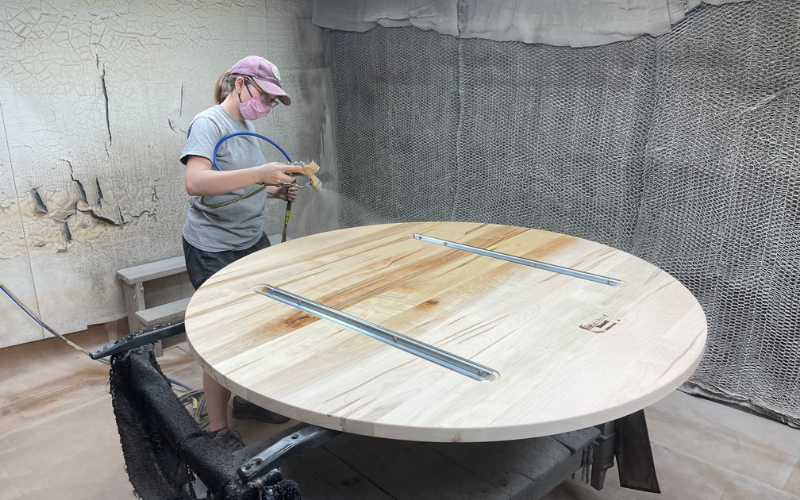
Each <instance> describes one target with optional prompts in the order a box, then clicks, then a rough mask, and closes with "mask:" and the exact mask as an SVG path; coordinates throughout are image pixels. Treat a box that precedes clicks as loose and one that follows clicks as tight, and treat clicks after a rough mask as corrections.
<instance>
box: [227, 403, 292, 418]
mask: <svg viewBox="0 0 800 500" xmlns="http://www.w3.org/2000/svg"><path fill="white" fill-rule="evenodd" d="M242 401H244V400H242ZM231 416H232V417H233V418H235V419H236V420H250V419H253V418H254V419H256V420H260V421H262V422H266V423H268V424H282V423H284V422H288V421H289V418H288V417H284V416H283V415H278V414H277V413H275V412H272V411H269V410H265V409H264V408H261V407H260V406H256V405H254V404H253V403H250V402H249V401H244V402H240V401H239V398H238V397H234V398H233V411H232V412H231Z"/></svg>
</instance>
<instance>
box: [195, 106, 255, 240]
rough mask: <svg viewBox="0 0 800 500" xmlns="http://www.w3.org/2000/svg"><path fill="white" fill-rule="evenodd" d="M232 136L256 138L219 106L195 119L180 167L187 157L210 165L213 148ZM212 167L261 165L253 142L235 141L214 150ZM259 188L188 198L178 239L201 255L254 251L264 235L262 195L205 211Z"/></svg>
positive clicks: (247, 126)
mask: <svg viewBox="0 0 800 500" xmlns="http://www.w3.org/2000/svg"><path fill="white" fill-rule="evenodd" d="M234 132H255V127H253V124H252V123H250V122H249V121H245V123H242V122H240V121H239V120H237V119H235V118H234V117H232V116H231V115H230V113H228V112H227V111H225V108H223V107H222V106H214V107H213V108H209V109H207V110H205V111H203V112H201V113H198V114H197V116H195V117H194V120H192V124H191V125H190V126H189V138H188V139H187V141H186V146H184V148H183V153H181V162H182V163H183V164H184V165H185V164H186V162H187V160H188V156H189V155H196V156H203V157H206V158H208V159H209V160H211V161H213V158H214V147H215V146H216V145H217V142H219V140H220V139H222V138H223V137H225V136H226V135H228V134H232V133H234ZM217 163H218V164H219V166H220V168H221V169H222V170H223V171H227V170H239V169H242V168H250V167H255V166H258V165H263V164H264V163H266V161H265V160H264V155H263V154H262V153H261V148H260V147H259V144H258V139H257V138H255V137H253V136H237V137H232V138H230V139H228V140H226V141H225V142H223V143H222V145H221V146H220V147H219V150H218V151H217ZM212 168H214V167H213V166H212ZM258 187H260V186H258V185H253V186H248V187H246V188H244V189H238V190H236V191H234V192H233V193H228V194H223V195H217V196H206V197H205V198H203V197H200V196H190V197H189V213H188V215H187V217H186V223H184V225H183V237H184V238H185V239H186V241H188V242H189V244H190V245H192V246H193V247H195V248H199V249H200V250H205V251H206V252H224V251H228V250H244V249H246V248H249V247H251V246H253V245H255V243H256V242H257V241H258V240H259V238H261V236H262V234H263V233H264V205H265V203H266V200H267V192H266V190H265V189H261V190H260V191H259V192H257V193H255V194H253V195H252V196H249V197H247V198H244V199H241V200H239V201H237V202H235V203H231V204H230V205H225V206H222V207H218V208H213V207H210V206H209V205H217V204H220V203H225V202H226V201H230V200H232V199H235V198H237V197H239V196H242V195H244V194H246V193H249V192H250V191H252V190H254V189H257V188H258Z"/></svg>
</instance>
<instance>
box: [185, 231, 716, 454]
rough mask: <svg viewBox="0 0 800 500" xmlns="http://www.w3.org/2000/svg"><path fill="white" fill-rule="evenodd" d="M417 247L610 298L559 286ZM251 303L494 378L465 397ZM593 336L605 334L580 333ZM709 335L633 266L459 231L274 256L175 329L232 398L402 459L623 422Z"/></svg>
mask: <svg viewBox="0 0 800 500" xmlns="http://www.w3.org/2000/svg"><path fill="white" fill-rule="evenodd" d="M415 233H418V234H423V235H427V236H432V237H436V238H441V239H444V240H450V241H456V242H460V243H464V244H467V245H471V246H475V247H481V248H486V249H490V250H494V251H497V252H502V253H505V254H510V255H515V256H520V257H524V258H527V259H534V260H538V261H543V262H547V263H550V264H556V265H560V266H565V267H571V268H575V269H579V270H583V271H587V272H591V273H595V274H599V275H604V276H608V277H611V278H617V279H620V280H623V282H622V283H621V284H620V285H619V286H616V287H612V286H608V285H605V284H601V283H595V282H591V281H587V280H583V279H579V278H575V277H571V276H565V275H561V274H555V273H552V272H548V271H544V270H540V269H535V268H531V267H527V266H524V265H520V264H516V263H511V262H505V261H502V260H498V259H495V258H492V257H485V256H480V255H476V254H473V253H469V252H465V251H462V250H455V249H451V248H446V247H443V246H439V245H435V244H432V243H427V242H423V241H418V240H415V239H413V237H412V236H413V235H414V234H415ZM262 285H272V286H276V287H279V288H281V289H283V290H286V291H288V292H291V293H294V294H297V295H301V296H303V297H305V298H307V299H310V300H314V301H316V302H319V303H322V304H325V305H327V306H329V307H332V308H334V309H337V310H340V311H344V312H346V313H348V314H351V315H353V316H357V317H359V318H361V319H363V320H366V321H369V322H372V323H375V324H378V325H380V326H382V327H385V328H388V329H390V330H393V331H395V332H398V333H401V334H403V335H406V336H409V337H413V338H415V339H417V340H420V341H422V342H425V343H427V344H430V345H433V346H436V347H438V348H440V349H443V350H445V351H448V352H450V353H453V354H456V355H458V356H461V357H463V358H467V359H470V360H472V361H474V362H476V363H480V364H482V365H485V366H488V367H490V368H492V369H494V370H495V371H496V374H495V376H494V377H493V380H486V381H476V380H473V379H471V378H468V377H466V376H464V375H461V374H459V373H456V372H453V371H451V370H448V369H446V368H443V367H441V366H438V365H436V364H434V363H432V362H429V361H426V360H424V359H420V358H418V357H416V356H414V355H412V354H409V353H406V352H403V351H401V350H399V349H396V348H394V347H392V346H389V345H387V344H384V343H382V342H379V341H377V340H374V339H372V338H369V337H367V336H365V335H362V334H359V333H356V332H354V331H351V330H349V329H345V328H343V327H341V326H337V325H335V324H333V323H331V322H329V321H327V320H324V319H319V318H317V317H315V316H312V315H310V314H308V313H305V312H303V311H300V310H298V309H295V308H294V307H290V306H288V305H285V304H283V303H280V302H278V301H276V300H273V299H271V298H268V297H265V296H263V295H259V294H257V293H255V292H254V291H253V289H254V288H256V287H259V286H262ZM601 318H605V319H606V320H609V321H608V322H607V323H606V324H605V325H603V327H600V328H594V330H593V331H592V330H587V329H585V328H582V326H584V327H587V325H591V324H592V323H597V320H599V319H601ZM599 324H602V321H600V322H599ZM609 325H613V326H612V327H611V328H608V327H609ZM706 331H707V329H706V320H705V316H704V314H703V311H702V309H701V307H700V304H699V303H698V302H697V300H695V298H694V297H693V296H692V294H691V293H690V292H689V291H688V290H687V289H686V288H685V287H684V286H683V285H681V284H680V283H679V282H678V281H677V280H675V279H674V278H672V277H671V276H670V275H669V274H667V273H666V272H664V271H663V270H661V269H659V268H657V267H655V266H653V265H652V264H649V263H647V262H645V261H643V260H641V259H639V258H637V257H634V256H632V255H630V254H627V253H625V252H622V251H620V250H616V249H614V248H611V247H608V246H605V245H601V244H599V243H594V242H591V241H587V240H583V239H580V238H576V237H572V236H566V235H562V234H557V233H551V232H547V231H540V230H535V229H527V228H520V227H513V226H501V225H491V224H475V223H456V222H428V223H406V224H387V225H377V226H367V227H357V228H350V229H342V230H338V231H332V232H328V233H322V234H316V235H313V236H307V237H304V238H299V239H296V240H292V241H289V242H287V243H283V244H280V245H276V246H275V247H271V248H268V249H265V250H262V251H260V252H257V253H255V254H253V255H250V256H248V257H245V258H243V259H241V260H239V261H237V262H235V263H233V264H231V265H229V266H228V267H226V268H225V269H223V270H221V271H220V272H218V273H217V274H215V275H214V276H213V277H212V278H210V279H209V280H208V281H207V282H206V283H205V284H204V285H203V286H202V287H201V288H200V289H199V290H198V291H197V292H196V293H195V295H194V296H193V297H192V299H191V302H190V303H189V306H188V309H187V311H186V332H187V337H188V340H189V345H190V347H191V349H192V351H193V352H194V354H195V358H196V359H197V360H198V362H200V364H201V365H202V366H203V368H204V369H205V370H206V371H207V372H208V373H210V374H211V375H212V376H213V377H214V378H215V379H216V380H218V381H219V382H220V383H222V384H223V385H225V386H226V387H228V388H229V389H231V390H232V391H233V392H234V393H235V394H237V395H239V396H241V397H244V398H246V399H247V400H249V401H252V402H253V403H256V404H258V405H260V406H263V407H265V408H268V409H270V410H273V411H276V412H278V413H280V414H282V415H286V416H288V417H292V418H295V419H297V420H300V421H303V422H307V423H310V424H316V425H320V426H323V427H328V428H332V429H337V430H342V431H345V432H351V433H356V434H362V435H366V436H377V437H388V438H395V439H403V440H410V441H464V442H479V441H503V440H512V439H523V438H530V437H536V436H546V435H551V434H556V433H560V432H566V431H570V430H576V429H579V428H584V427H588V426H590V425H595V424H599V423H602V422H606V421H610V420H613V419H616V418H620V417H623V416H625V415H628V414H630V413H633V412H636V411H638V410H640V409H642V408H644V407H646V406H648V405H650V404H652V403H654V402H656V401H658V400H659V399H661V398H662V397H664V396H666V395H667V394H668V393H670V392H671V391H673V390H674V389H676V388H677V387H678V386H679V385H680V384H681V383H682V382H684V381H685V380H686V379H687V378H688V377H689V375H691V373H692V372H693V371H694V369H695V368H696V367H697V365H698V363H699V362H700V359H701V357H702V354H703V349H704V346H705V341H706Z"/></svg>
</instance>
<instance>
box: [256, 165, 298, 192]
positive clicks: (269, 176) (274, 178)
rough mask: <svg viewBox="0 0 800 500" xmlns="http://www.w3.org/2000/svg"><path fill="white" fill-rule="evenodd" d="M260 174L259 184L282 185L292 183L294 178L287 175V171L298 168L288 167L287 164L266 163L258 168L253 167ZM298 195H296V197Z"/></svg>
mask: <svg viewBox="0 0 800 500" xmlns="http://www.w3.org/2000/svg"><path fill="white" fill-rule="evenodd" d="M253 168H254V169H255V170H256V171H257V172H258V177H259V182H261V183H262V184H280V183H282V182H292V181H294V177H292V176H291V175H289V174H287V173H286V171H287V170H293V169H296V168H297V167H296V166H294V165H286V164H285V163H277V162H272V163H265V164H263V165H259V166H258V167H253ZM296 195H297V194H296V193H295V196H296Z"/></svg>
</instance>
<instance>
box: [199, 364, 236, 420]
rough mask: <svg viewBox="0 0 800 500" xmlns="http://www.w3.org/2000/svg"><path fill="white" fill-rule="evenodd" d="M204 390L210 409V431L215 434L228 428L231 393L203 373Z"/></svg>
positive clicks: (207, 406) (207, 405)
mask: <svg viewBox="0 0 800 500" xmlns="http://www.w3.org/2000/svg"><path fill="white" fill-rule="evenodd" d="M203 390H204V391H205V393H206V408H208V420H209V423H208V431H209V432H214V431H218V430H220V429H224V428H225V427H228V400H229V399H230V397H231V391H229V390H228V389H226V388H225V387H224V386H223V385H222V384H220V383H219V382H217V381H216V380H214V379H213V378H212V377H211V375H209V374H208V373H206V372H205V371H204V372H203Z"/></svg>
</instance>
